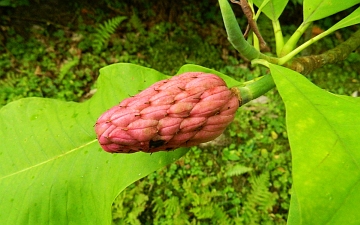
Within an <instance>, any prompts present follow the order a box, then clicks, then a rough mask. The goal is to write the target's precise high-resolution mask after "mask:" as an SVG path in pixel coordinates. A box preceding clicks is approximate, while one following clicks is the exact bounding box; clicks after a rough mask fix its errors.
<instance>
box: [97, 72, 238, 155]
mask: <svg viewBox="0 0 360 225" xmlns="http://www.w3.org/2000/svg"><path fill="white" fill-rule="evenodd" d="M238 107H239V100H238V98H237V96H236V94H235V93H233V92H232V91H231V90H229V88H227V86H226V84H225V82H224V81H223V80H222V79H221V78H220V77H218V76H216V75H213V74H209V73H201V72H188V73H184V74H181V75H178V76H174V77H172V78H171V79H168V80H162V81H159V82H157V83H155V84H153V85H151V86H150V87H149V88H147V89H145V90H144V91H142V92H140V93H138V94H137V95H135V96H134V97H130V98H127V99H124V100H123V101H122V102H121V103H120V105H117V106H114V107H113V108H111V109H110V110H108V111H107V112H105V113H104V114H103V115H101V116H100V118H99V119H98V121H97V122H96V124H95V132H96V134H97V138H98V141H99V143H100V145H101V147H102V148H103V149H104V150H105V151H107V152H111V153H133V152H137V151H143V152H157V151H169V150H172V149H176V148H179V147H190V146H194V145H198V144H200V143H203V142H207V141H211V140H213V139H215V138H216V137H218V136H219V135H220V134H221V133H222V132H223V131H224V130H225V128H226V127H227V125H229V124H230V123H231V122H232V120H233V119H234V116H235V112H236V110H237V108H238Z"/></svg>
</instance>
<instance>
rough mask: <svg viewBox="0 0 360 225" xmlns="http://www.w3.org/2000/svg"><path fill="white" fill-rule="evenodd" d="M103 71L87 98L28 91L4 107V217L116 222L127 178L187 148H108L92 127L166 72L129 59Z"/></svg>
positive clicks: (1, 220)
mask: <svg viewBox="0 0 360 225" xmlns="http://www.w3.org/2000/svg"><path fill="white" fill-rule="evenodd" d="M100 73H101V75H100V77H99V80H98V87H99V88H98V91H97V93H96V94H95V95H94V96H93V97H92V98H91V99H90V100H88V101H86V102H83V103H74V102H63V101H59V100H54V99H44V98H26V99H21V100H18V101H15V102H12V103H10V104H8V105H6V106H4V107H3V108H1V110H0V127H1V128H0V135H1V138H2V140H1V145H0V165H1V166H0V193H1V195H0V202H1V204H0V224H97V225H99V224H110V223H111V210H110V209H111V205H112V202H113V200H114V199H115V197H116V196H117V195H118V194H119V193H120V192H121V191H122V190H123V189H124V188H125V187H126V186H128V185H129V184H131V183H132V182H134V181H136V180H138V179H140V178H142V177H144V176H146V175H147V174H149V173H151V172H153V171H155V170H157V169H159V168H161V167H163V166H165V165H167V164H169V163H172V162H174V161H176V160H177V159H178V158H180V157H181V156H182V155H183V154H185V153H186V152H187V149H179V150H176V151H172V152H159V153H153V154H146V153H134V154H109V153H106V152H105V151H103V150H102V149H101V148H100V146H99V144H98V143H97V140H96V136H95V133H94V127H93V126H94V124H95V121H96V119H97V118H98V117H99V116H100V114H102V113H103V112H104V111H105V110H107V109H108V108H110V107H112V106H114V105H116V104H118V103H119V101H120V100H122V99H124V98H126V97H128V96H130V95H134V94H136V93H138V92H139V90H142V89H145V88H146V87H148V86H149V85H151V84H152V83H154V82H156V81H158V80H160V79H164V78H166V76H165V75H163V74H161V73H159V72H157V71H155V70H152V69H148V68H144V67H140V66H135V65H131V64H115V65H111V66H108V67H105V68H103V69H101V71H100Z"/></svg>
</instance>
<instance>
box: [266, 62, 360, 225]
mask: <svg viewBox="0 0 360 225" xmlns="http://www.w3.org/2000/svg"><path fill="white" fill-rule="evenodd" d="M270 70H271V74H272V76H273V78H274V81H275V83H276V86H277V88H278V90H279V93H280V95H281V97H282V99H283V101H284V103H285V107H286V123H287V130H288V135H289V141H290V147H291V151H292V165H293V168H292V173H293V187H292V193H293V194H292V199H291V206H290V213H289V221H288V224H291V225H293V224H306V225H309V224H316V225H318V224H347V225H348V224H358V222H359V220H358V213H359V207H358V206H359V202H360V182H359V181H360V139H359V135H360V117H359V111H360V99H359V98H353V97H349V96H342V95H335V94H332V93H329V92H327V91H325V90H322V89H320V88H319V87H317V86H316V85H314V84H312V83H311V82H309V81H308V80H307V79H306V78H305V77H303V76H302V75H300V74H298V73H296V72H294V71H292V70H289V69H287V68H284V67H281V66H277V65H270Z"/></svg>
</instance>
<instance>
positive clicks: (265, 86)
mask: <svg viewBox="0 0 360 225" xmlns="http://www.w3.org/2000/svg"><path fill="white" fill-rule="evenodd" d="M274 87H275V83H274V80H273V79H272V77H271V75H270V74H267V75H265V76H263V77H261V78H260V79H258V80H255V81H254V82H252V83H250V84H247V85H246V86H244V87H239V88H238V91H239V92H240V97H241V101H240V102H241V105H244V104H246V103H248V102H250V101H251V100H253V99H256V98H258V97H260V96H261V95H264V94H265V93H266V92H268V91H269V90H271V89H273V88H274Z"/></svg>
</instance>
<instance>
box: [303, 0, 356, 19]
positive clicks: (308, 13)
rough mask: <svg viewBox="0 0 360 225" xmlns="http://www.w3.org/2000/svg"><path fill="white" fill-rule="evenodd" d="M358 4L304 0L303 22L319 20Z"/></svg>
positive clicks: (350, 1)
mask: <svg viewBox="0 0 360 225" xmlns="http://www.w3.org/2000/svg"><path fill="white" fill-rule="evenodd" d="M358 3H359V0H346V1H338V0H326V1H324V0H304V3H303V13H304V22H305V23H309V22H312V21H316V20H320V19H323V18H325V17H328V16H331V15H333V14H335V13H337V12H340V11H343V10H345V9H348V8H350V7H351V6H354V5H356V4H358Z"/></svg>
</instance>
